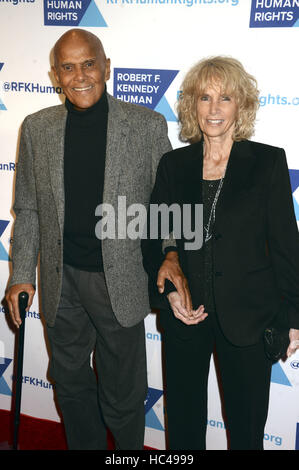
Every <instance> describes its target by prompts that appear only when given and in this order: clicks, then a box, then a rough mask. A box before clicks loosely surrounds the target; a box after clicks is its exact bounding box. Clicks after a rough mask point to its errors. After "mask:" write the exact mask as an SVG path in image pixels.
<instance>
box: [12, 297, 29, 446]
mask: <svg viewBox="0 0 299 470" xmlns="http://www.w3.org/2000/svg"><path fill="white" fill-rule="evenodd" d="M27 303H28V294H27V292H21V293H20V294H19V312H20V317H21V321H22V323H21V325H20V328H19V339H18V353H17V354H18V359H17V375H16V393H15V414H14V436H13V450H17V448H18V434H19V424H20V409H21V394H22V374H23V356H24V332H25V316H26V308H27Z"/></svg>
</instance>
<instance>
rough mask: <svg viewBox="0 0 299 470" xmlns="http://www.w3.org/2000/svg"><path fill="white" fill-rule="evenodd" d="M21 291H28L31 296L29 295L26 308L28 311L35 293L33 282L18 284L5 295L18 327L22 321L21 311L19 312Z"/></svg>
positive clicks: (11, 314) (13, 319)
mask: <svg viewBox="0 0 299 470" xmlns="http://www.w3.org/2000/svg"><path fill="white" fill-rule="evenodd" d="M21 292H27V293H28V296H29V297H28V304H27V308H26V311H27V312H28V310H29V307H30V305H31V304H32V301H33V297H34V294H35V289H34V287H33V285H32V284H16V285H14V286H12V287H11V288H10V289H9V290H8V292H7V294H6V296H5V299H6V301H7V304H8V308H9V313H10V316H11V319H12V321H13V324H14V325H15V326H16V327H17V328H19V326H20V325H21V323H22V321H21V317H20V312H19V294H20V293H21Z"/></svg>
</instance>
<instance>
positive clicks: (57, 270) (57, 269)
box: [56, 266, 59, 274]
mask: <svg viewBox="0 0 299 470" xmlns="http://www.w3.org/2000/svg"><path fill="white" fill-rule="evenodd" d="M56 272H57V274H59V267H58V266H56Z"/></svg>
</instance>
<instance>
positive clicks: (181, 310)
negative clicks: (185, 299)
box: [167, 291, 208, 325]
mask: <svg viewBox="0 0 299 470" xmlns="http://www.w3.org/2000/svg"><path fill="white" fill-rule="evenodd" d="M167 298H168V301H169V303H170V306H171V309H172V311H173V314H174V316H175V317H176V318H177V319H178V320H181V321H182V322H183V323H185V325H197V324H198V323H200V322H202V321H204V320H205V319H206V318H207V316H208V314H207V313H206V312H205V308H204V306H203V305H200V306H199V307H198V309H197V310H191V312H190V313H188V311H187V309H186V308H185V307H184V306H183V303H182V299H181V296H180V295H179V293H178V292H176V291H174V292H170V294H168V295H167Z"/></svg>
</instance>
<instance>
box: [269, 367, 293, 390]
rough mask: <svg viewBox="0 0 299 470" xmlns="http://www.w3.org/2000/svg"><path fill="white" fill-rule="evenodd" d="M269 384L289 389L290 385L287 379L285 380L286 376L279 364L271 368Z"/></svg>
mask: <svg viewBox="0 0 299 470" xmlns="http://www.w3.org/2000/svg"><path fill="white" fill-rule="evenodd" d="M271 382H273V383H275V384H279V385H286V386H287V387H291V386H292V384H291V383H290V381H289V379H288V378H287V376H286V374H285V373H284V371H283V369H282V367H281V365H280V364H279V362H277V363H276V364H274V365H273V366H272V371H271Z"/></svg>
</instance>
